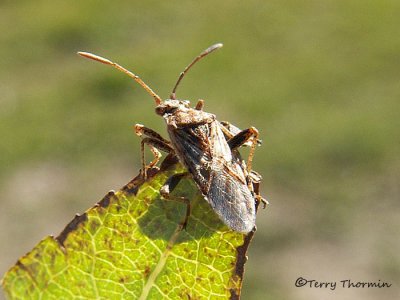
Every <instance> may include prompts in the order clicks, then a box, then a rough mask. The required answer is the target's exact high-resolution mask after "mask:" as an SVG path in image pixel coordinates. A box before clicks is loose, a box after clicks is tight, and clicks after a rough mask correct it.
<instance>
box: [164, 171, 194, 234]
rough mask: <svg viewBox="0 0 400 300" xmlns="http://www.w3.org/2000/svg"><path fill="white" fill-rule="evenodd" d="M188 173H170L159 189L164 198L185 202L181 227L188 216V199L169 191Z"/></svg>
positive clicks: (187, 175) (183, 226)
mask: <svg viewBox="0 0 400 300" xmlns="http://www.w3.org/2000/svg"><path fill="white" fill-rule="evenodd" d="M189 175H190V174H189V173H188V172H185V173H180V174H175V175H172V176H171V177H169V178H168V179H167V181H166V182H165V184H164V185H163V186H162V187H161V189H160V194H161V196H162V197H163V198H164V199H165V200H170V201H176V202H181V203H184V204H186V215H185V220H184V221H183V222H182V224H181V226H182V229H185V228H186V225H187V222H188V219H189V216H190V201H189V199H188V198H185V197H179V196H172V195H171V192H172V191H173V190H174V189H175V187H176V186H177V185H178V183H179V182H180V181H181V179H182V178H185V177H189Z"/></svg>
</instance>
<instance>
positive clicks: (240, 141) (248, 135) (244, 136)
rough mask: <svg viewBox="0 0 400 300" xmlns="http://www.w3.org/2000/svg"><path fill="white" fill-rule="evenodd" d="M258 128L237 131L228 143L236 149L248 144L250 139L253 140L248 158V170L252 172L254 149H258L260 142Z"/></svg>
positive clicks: (232, 148)
mask: <svg viewBox="0 0 400 300" xmlns="http://www.w3.org/2000/svg"><path fill="white" fill-rule="evenodd" d="M258 135H259V134H258V130H257V129H256V128H255V127H250V128H247V129H244V130H242V131H240V132H239V133H237V134H236V135H235V136H233V137H232V138H230V139H229V140H228V145H229V148H231V150H236V149H237V148H239V147H240V146H243V145H244V144H246V143H247V142H248V141H249V140H251V146H250V147H251V148H250V153H249V157H248V159H247V172H248V173H250V172H251V165H252V162H253V156H254V151H255V149H256V146H257V144H258V143H259V142H258V141H259V140H258Z"/></svg>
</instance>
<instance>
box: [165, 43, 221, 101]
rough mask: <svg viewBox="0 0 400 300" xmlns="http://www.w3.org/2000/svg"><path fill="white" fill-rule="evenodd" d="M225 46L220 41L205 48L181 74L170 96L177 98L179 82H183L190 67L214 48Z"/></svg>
mask: <svg viewBox="0 0 400 300" xmlns="http://www.w3.org/2000/svg"><path fill="white" fill-rule="evenodd" d="M222 46H223V44H221V43H218V44H214V45H212V46H210V47H208V48H207V49H206V50H204V51H203V52H201V53H200V54H199V55H198V56H197V57H196V58H195V59H193V61H192V62H191V63H190V64H189V65H188V66H187V67H186V68H185V69H184V70H183V71H182V72H181V74H179V78H178V81H177V82H176V83H175V86H174V89H173V90H172V93H171V96H170V98H171V99H172V100H175V99H176V94H175V92H176V89H177V88H178V85H179V83H180V82H181V80H182V78H183V77H184V76H185V74H186V73H187V71H189V69H190V68H191V67H192V66H193V65H194V64H195V63H197V62H198V61H199V60H200V59H202V58H203V57H204V56H206V55H208V54H210V53H211V52H213V51H214V50H217V49H219V48H221V47H222Z"/></svg>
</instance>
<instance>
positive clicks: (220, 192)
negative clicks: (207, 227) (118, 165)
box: [168, 122, 256, 233]
mask: <svg viewBox="0 0 400 300" xmlns="http://www.w3.org/2000/svg"><path fill="white" fill-rule="evenodd" d="M219 126H220V125H219V124H218V123H217V122H211V123H206V124H201V125H192V126H185V127H180V128H168V129H169V130H168V131H169V135H170V138H171V141H172V144H173V146H174V148H175V150H176V154H177V156H178V158H179V160H180V161H181V162H182V163H183V164H184V165H185V166H186V167H187V168H188V170H189V172H190V173H191V174H192V177H193V179H194V181H195V182H196V184H197V185H198V187H199V189H200V191H201V192H202V193H203V195H204V196H205V197H206V200H207V201H208V202H209V203H210V205H211V207H212V208H213V209H214V211H215V212H216V213H217V214H218V216H219V217H220V218H221V220H222V221H224V223H225V224H226V225H228V226H229V227H230V228H231V229H233V230H235V231H238V232H244V233H247V232H249V231H251V230H252V229H253V227H254V225H255V214H256V212H255V201H254V198H253V196H252V194H251V192H250V190H249V188H248V187H247V184H246V178H245V175H244V172H243V169H242V167H241V165H240V164H239V163H238V161H239V160H238V159H237V157H235V156H234V155H233V154H232V152H231V150H230V148H229V146H228V143H227V142H226V139H225V137H224V135H223V133H222V131H221V129H220V128H219Z"/></svg>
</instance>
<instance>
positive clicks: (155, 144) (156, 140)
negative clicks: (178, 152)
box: [135, 124, 174, 179]
mask: <svg viewBox="0 0 400 300" xmlns="http://www.w3.org/2000/svg"><path fill="white" fill-rule="evenodd" d="M135 133H136V134H137V135H138V136H143V135H146V136H147V137H145V138H143V139H142V141H141V144H140V146H141V147H140V150H141V154H142V155H141V164H142V169H141V170H142V174H143V177H144V179H146V176H147V172H146V171H147V169H148V168H151V167H153V166H155V165H156V164H157V163H158V161H159V160H160V157H161V153H160V152H159V151H158V150H161V151H164V152H167V153H174V149H173V148H172V146H171V143H170V142H169V141H167V140H166V139H164V138H163V137H162V136H161V135H160V134H158V133H157V132H155V131H154V130H152V129H150V128H147V127H144V126H143V125H141V124H136V125H135ZM145 144H146V145H148V146H149V147H150V151H151V152H152V153H153V155H154V159H153V160H152V161H151V162H150V164H149V165H147V166H146V163H145V158H144V145H145Z"/></svg>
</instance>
